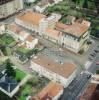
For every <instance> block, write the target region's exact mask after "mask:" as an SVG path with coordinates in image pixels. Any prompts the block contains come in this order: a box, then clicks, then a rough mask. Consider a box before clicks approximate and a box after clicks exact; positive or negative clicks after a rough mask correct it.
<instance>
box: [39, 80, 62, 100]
mask: <svg viewBox="0 0 99 100" xmlns="http://www.w3.org/2000/svg"><path fill="white" fill-rule="evenodd" d="M61 90H63V86H61V85H60V84H58V83H56V82H53V81H51V82H50V83H49V84H48V85H47V86H46V87H45V88H44V89H43V90H42V91H41V92H40V93H39V94H38V98H39V99H40V100H46V99H47V97H51V99H52V98H53V97H55V96H57V95H58V94H59V93H60V91H61ZM44 98H45V99H44Z"/></svg>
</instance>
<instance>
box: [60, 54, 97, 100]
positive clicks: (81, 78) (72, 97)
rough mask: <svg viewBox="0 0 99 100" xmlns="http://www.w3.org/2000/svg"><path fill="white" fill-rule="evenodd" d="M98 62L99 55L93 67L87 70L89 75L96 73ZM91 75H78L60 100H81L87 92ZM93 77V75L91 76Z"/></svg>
mask: <svg viewBox="0 0 99 100" xmlns="http://www.w3.org/2000/svg"><path fill="white" fill-rule="evenodd" d="M96 61H99V54H98V55H97V56H96V58H95V59H94V61H93V63H92V65H91V66H90V67H89V69H88V70H87V71H88V72H89V73H95V71H96V69H97V67H98V66H97V65H96ZM89 73H83V74H80V75H78V76H77V77H76V78H75V79H74V81H73V82H72V83H71V84H70V85H69V86H68V87H67V88H65V89H64V94H63V95H62V96H61V98H60V100H77V99H78V100H79V96H80V94H81V93H82V92H83V91H84V90H85V88H86V86H87V85H88V83H89V82H90V79H91V78H88V75H89ZM90 75H91V74H90Z"/></svg>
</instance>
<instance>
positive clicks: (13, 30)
mask: <svg viewBox="0 0 99 100" xmlns="http://www.w3.org/2000/svg"><path fill="white" fill-rule="evenodd" d="M8 28H9V30H10V31H12V32H14V33H17V34H18V33H19V32H21V28H19V27H18V26H17V25H16V24H14V23H12V24H10V25H9V26H8Z"/></svg>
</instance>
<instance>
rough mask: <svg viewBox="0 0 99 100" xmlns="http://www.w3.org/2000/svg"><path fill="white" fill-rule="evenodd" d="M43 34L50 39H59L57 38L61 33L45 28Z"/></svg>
mask: <svg viewBox="0 0 99 100" xmlns="http://www.w3.org/2000/svg"><path fill="white" fill-rule="evenodd" d="M45 34H47V35H48V36H49V37H51V38H53V39H59V36H60V35H61V34H62V33H61V32H60V31H58V30H55V29H50V28H47V29H46V33H45Z"/></svg>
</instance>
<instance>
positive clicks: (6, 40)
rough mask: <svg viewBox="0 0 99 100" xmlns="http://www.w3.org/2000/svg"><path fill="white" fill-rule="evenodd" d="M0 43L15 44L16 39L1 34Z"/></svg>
mask: <svg viewBox="0 0 99 100" xmlns="http://www.w3.org/2000/svg"><path fill="white" fill-rule="evenodd" d="M0 44H2V45H5V46H12V45H15V44H16V41H15V40H14V38H13V37H11V36H10V35H8V34H3V35H2V36H1V38H0Z"/></svg>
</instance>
